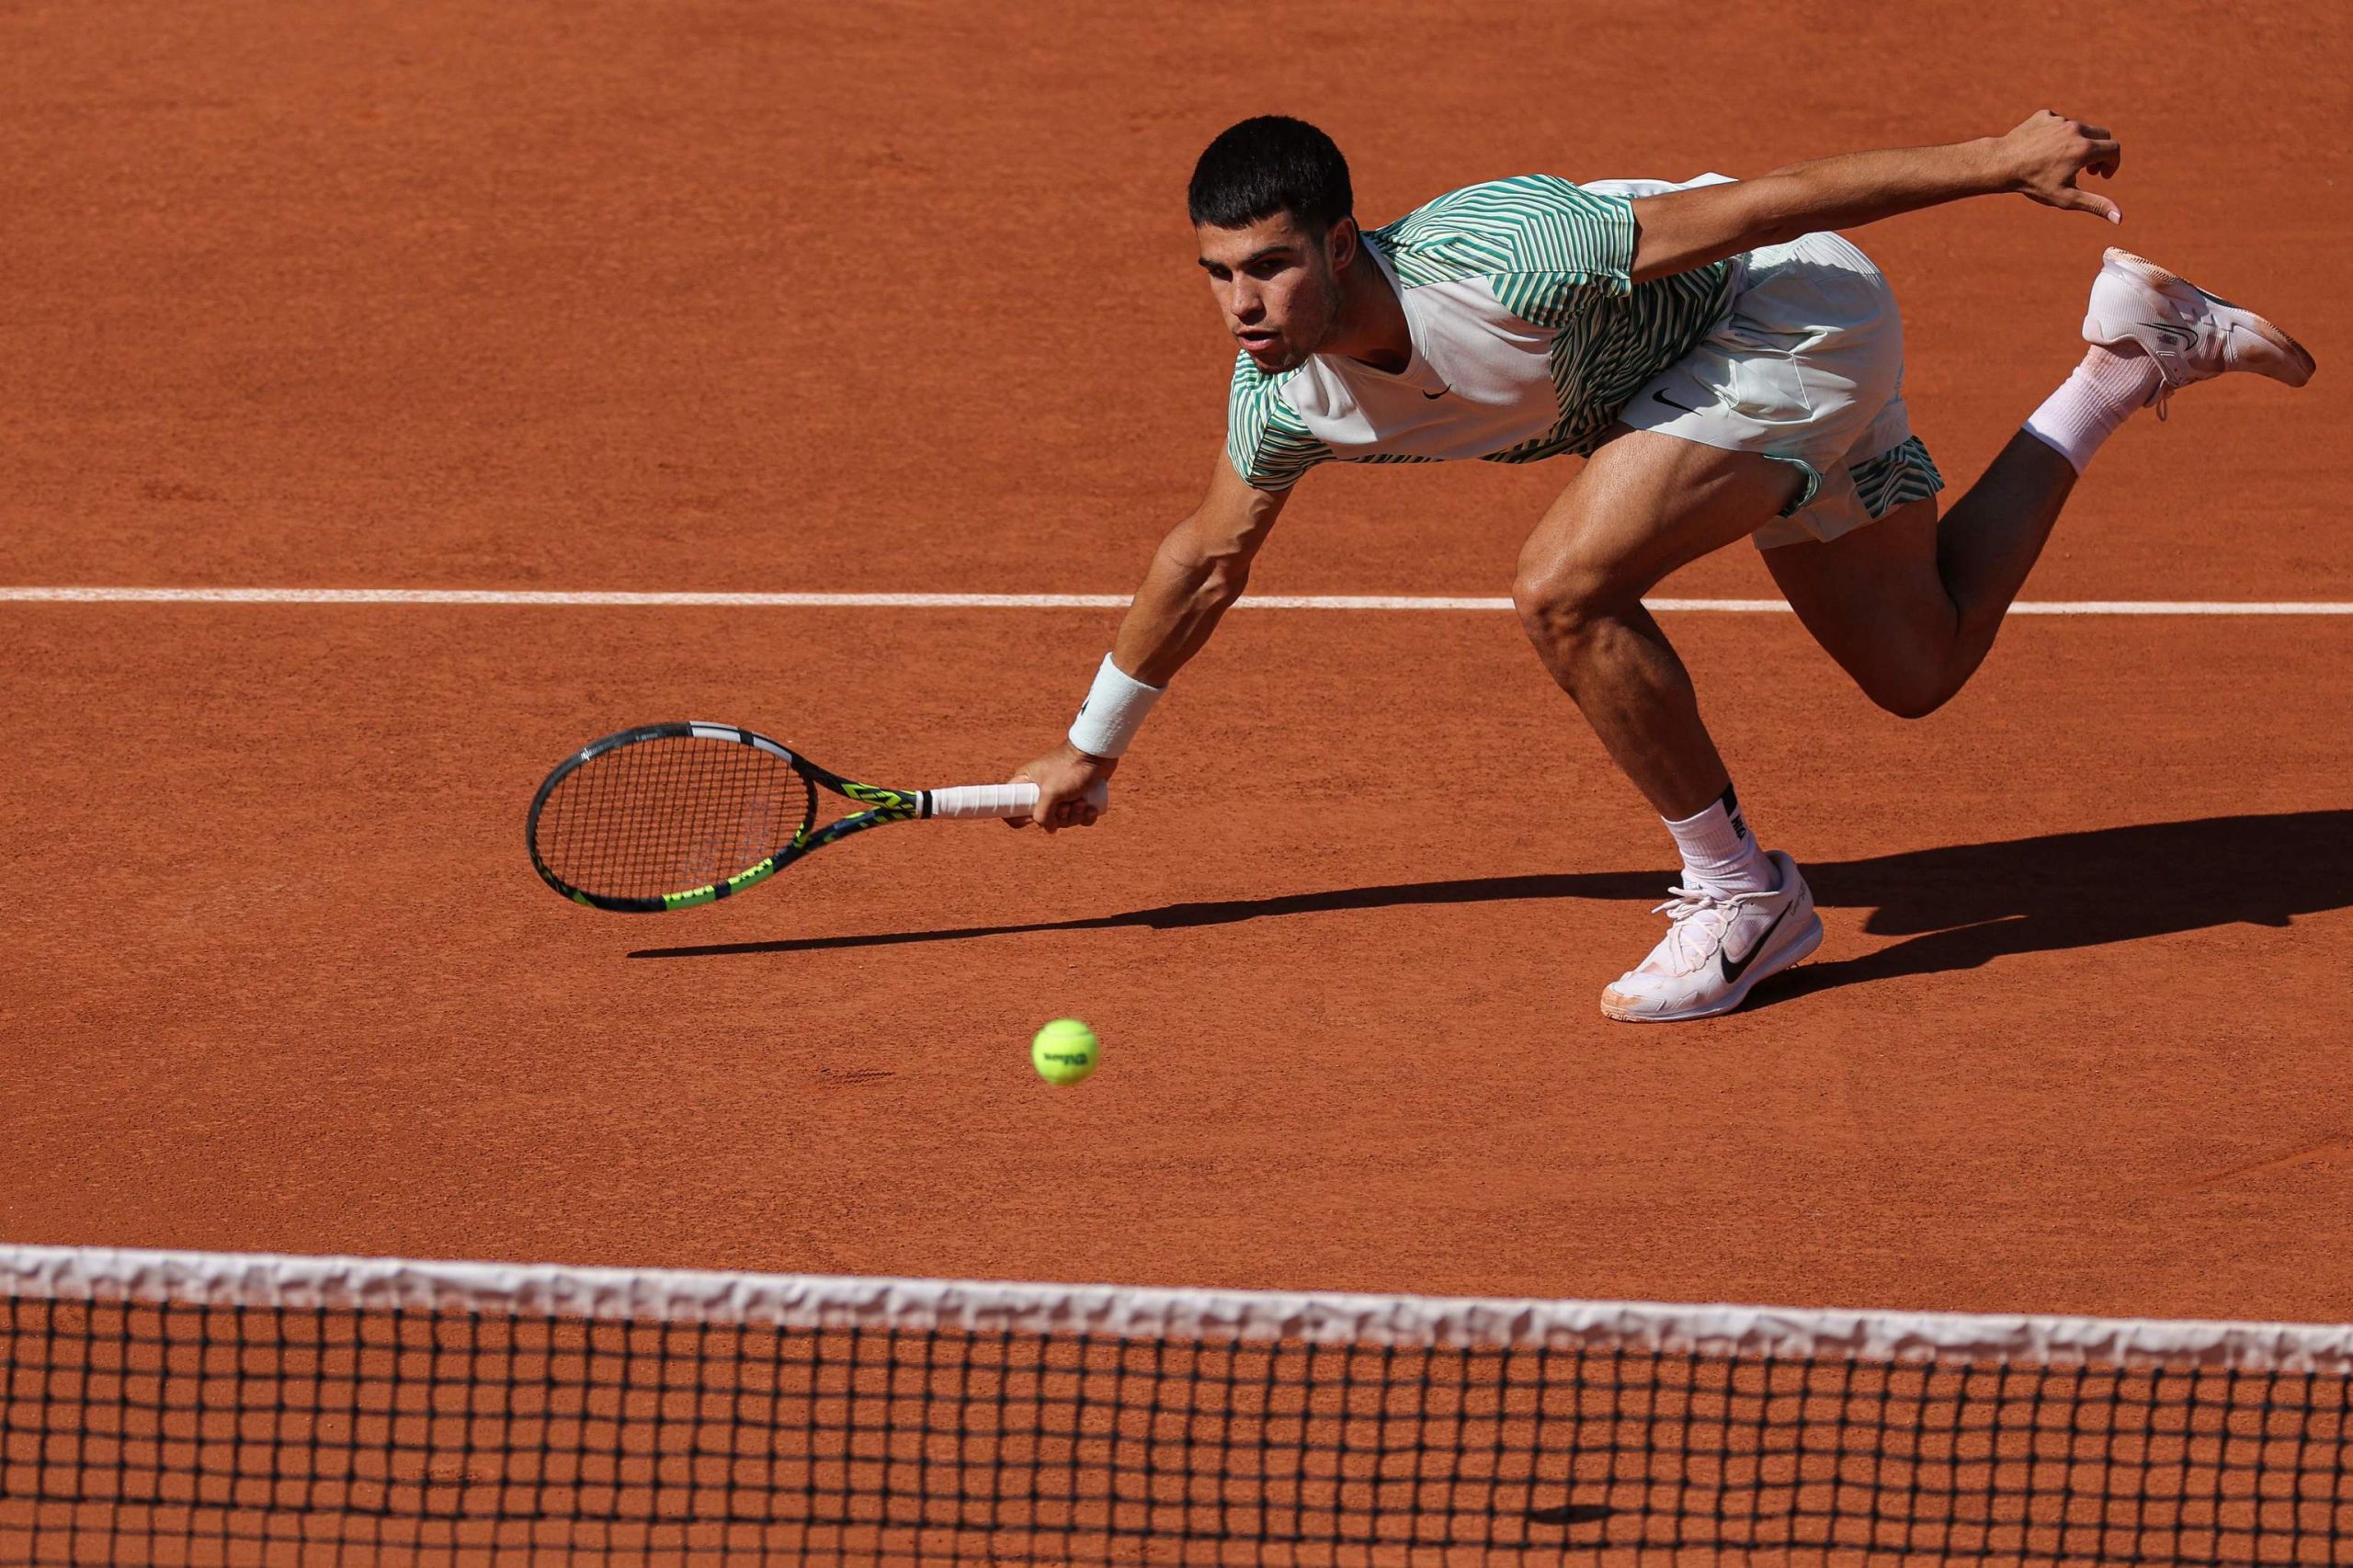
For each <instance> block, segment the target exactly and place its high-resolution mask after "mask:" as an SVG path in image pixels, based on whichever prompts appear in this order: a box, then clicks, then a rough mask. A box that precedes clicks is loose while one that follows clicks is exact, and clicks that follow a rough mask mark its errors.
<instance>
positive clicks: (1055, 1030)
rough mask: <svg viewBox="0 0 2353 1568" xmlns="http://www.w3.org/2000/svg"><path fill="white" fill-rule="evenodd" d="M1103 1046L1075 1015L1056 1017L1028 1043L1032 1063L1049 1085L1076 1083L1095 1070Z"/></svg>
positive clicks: (1030, 1062)
mask: <svg viewBox="0 0 2353 1568" xmlns="http://www.w3.org/2000/svg"><path fill="white" fill-rule="evenodd" d="M1101 1049H1102V1046H1101V1044H1100V1042H1099V1041H1097V1040H1096V1038H1095V1031H1094V1030H1093V1029H1090V1028H1087V1027H1086V1025H1085V1024H1082V1023H1080V1022H1079V1021H1078V1020H1077V1019H1076V1018H1056V1019H1055V1020H1054V1021H1053V1022H1052V1023H1051V1024H1048V1025H1047V1026H1046V1027H1045V1028H1042V1029H1040V1030H1039V1031H1038V1034H1037V1038H1036V1039H1034V1040H1031V1041H1030V1042H1029V1064H1030V1065H1031V1066H1032V1067H1035V1068H1036V1069H1038V1076H1040V1078H1043V1079H1044V1080H1046V1082H1048V1083H1049V1084H1075V1083H1077V1082H1078V1081H1079V1080H1080V1079H1081V1078H1084V1077H1086V1075H1087V1074H1089V1073H1092V1072H1094V1071H1095V1060H1096V1057H1097V1053H1098V1052H1099V1051H1101Z"/></svg>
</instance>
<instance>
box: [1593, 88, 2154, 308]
mask: <svg viewBox="0 0 2353 1568" xmlns="http://www.w3.org/2000/svg"><path fill="white" fill-rule="evenodd" d="M2121 157H2122V153H2121V150H2120V148H2119V146H2118V144H2117V142H2116V139H2115V138H2114V137H2112V136H2110V135H2109V133H2108V132H2107V131H2104V130H2102V129H2101V128H2100V127H2098V126H2096V125H2086V124H2084V123H2083V122H2082V121H2081V120H2075V119H2063V118H2062V117H2061V116H2059V115H2055V114H2052V113H2051V112H2050V111H2049V110H2047V109H2046V110H2044V111H2043V112H2042V113H2040V114H2038V115H2036V116H2034V117H2033V118H2032V119H2029V120H2028V121H2027V122H2026V123H2025V124H2023V125H2021V126H2019V127H2018V129H2017V130H2015V131H2011V132H2010V133H2009V134H2008V135H2006V136H1988V137H1984V138H1981V139H1980V140H1978V141H1974V142H1953V143H1952V144H1950V145H1949V146H1944V147H1902V148H1895V149H1892V150H1890V151H1887V152H1881V153H1843V154H1841V155H1839V156H1837V157H1835V158H1816V159H1813V160H1812V161H1811V162H1808V163H1802V164H1791V165H1789V166H1788V167H1787V168H1780V169H1775V170H1774V171H1773V172H1772V173H1771V174H1768V175H1762V176H1758V177H1757V178H1756V179H1750V180H1741V181H1739V182H1737V183H1735V184H1729V185H1710V186H1702V187H1699V188H1697V189H1693V190H1677V191H1670V192H1668V193H1666V194H1665V195H1663V196H1652V197H1644V198H1643V199H1639V200H1637V201H1635V202H1634V204H1633V208H1634V223H1635V230H1636V233H1635V240H1634V280H1635V281H1636V282H1641V281H1643V280H1644V279H1646V278H1665V277H1669V276H1671V275H1673V274H1675V273H1677V272H1688V271H1689V270H1690V269H1691V268H1693V267H1705V266H1707V265H1708V264H1709V263H1710V262H1712V261H1722V259H1723V258H1724V257H1726V256H1737V255H1739V254H1740V253H1741V252H1743V251H1748V250H1755V249H1756V247H1757V246H1758V245H1770V244H1784V243H1786V242H1788V241H1790V240H1793V239H1795V238H1797V237H1798V236H1799V235H1800V234H1810V233H1814V232H1815V231H1817V230H1822V229H1852V228H1859V227H1860V226H1861V225H1863V224H1865V223H1876V222H1879V221H1880V220H1881V219H1882V218H1893V217H1894V216H1895V215H1896V214H1897V213H1899V212H1916V211H1918V210H1920V209H1921V208H1923V207H1936V206H1939V205H1941V204H1943V203H1945V202H1948V201H1959V200H1961V199H1964V198H1966V197H1972V196H1992V195H1995V194H1997V193H1999V192H2004V191H2015V192H2017V193H2018V194H2019V195H2021V196H2026V197H2029V198H2031V199H2034V200H2036V201H2040V202H2041V203H2042V204H2043V205H2045V206H2046V207H2062V208H2066V209H2068V210H2072V211H2076V212H2091V213H2096V214H2097V215H2098V216H2100V217H2103V218H2106V219H2107V220H2108V221H2109V222H2111V223H2113V222H2121V215H2120V213H2119V212H2118V211H2117V210H2116V204H2115V203H2114V202H2112V201H2110V200H2109V199H2107V198H2106V197H2103V196H2095V195H2094V194H2092V193H2091V192H2090V191H2087V190H2080V189H2078V188H2076V185H2075V181H2076V180H2077V179H2078V178H2079V177H2080V176H2084V175H2086V174H2092V175H2097V176H2100V177H2101V178H2103V179H2105V178H2108V177H2109V176H2113V175H2114V174H2115V173H2116V167H2117V164H2118V162H2119V161H2120V158H2121Z"/></svg>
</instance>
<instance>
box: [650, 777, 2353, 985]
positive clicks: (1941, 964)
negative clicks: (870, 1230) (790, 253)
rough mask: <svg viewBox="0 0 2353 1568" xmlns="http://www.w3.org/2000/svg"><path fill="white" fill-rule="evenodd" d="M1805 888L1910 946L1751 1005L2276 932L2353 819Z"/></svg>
mask: <svg viewBox="0 0 2353 1568" xmlns="http://www.w3.org/2000/svg"><path fill="white" fill-rule="evenodd" d="M1805 872H1806V877H1807V880H1808V881H1810V882H1811V883H1812V884H1813V892H1814V898H1815V901H1816V902H1817V903H1822V904H1824V905H1825V906H1830V907H1836V908H1868V909H1869V910H1870V911H1871V913H1870V915H1869V916H1868V917H1867V918H1866V919H1865V920H1864V922H1863V929H1864V930H1865V931H1866V932H1867V933H1869V934H1870V935H1872V936H1876V937H1902V938H1904V940H1901V941H1897V942H1893V943H1890V944H1889V945H1887V946H1885V947H1882V948H1878V949H1874V950H1872V951H1870V952H1869V953H1865V954H1862V955H1860V956H1859V957H1855V958H1836V957H1832V958H1829V959H1827V960H1817V961H1815V962H1813V963H1809V964H1807V965H1805V966H1803V967H1802V968H1800V969H1797V970H1794V971H1791V972H1790V973H1789V974H1788V975H1785V976H1782V977H1779V979H1777V980H1776V981H1774V982H1772V983H1771V984H1770V986H1769V989H1768V988H1760V990H1759V993H1758V997H1757V999H1758V1000H1759V1001H1769V1000H1774V999H1784V1000H1785V999H1787V998H1789V997H1792V996H1802V995H1805V994H1810V993H1813V992H1816V991H1822V990H1825V989H1827V988H1829V987H1832V986H1836V985H1847V984H1852V983H1857V982H1860V981H1871V980H1889V979H1893V978H1894V977H1896V976H1898V975H1908V974H1935V973H1938V972H1942V971H1949V970H1963V969H1975V968H1977V967H1979V966H1980V965H1982V964H1985V963H1988V962H1991V961H1992V960H1995V959H1997V958H2003V957H2006V956H2008V955H2010V954H2013V953H2033V952H2051V951H2055V950H2060V949H2069V948H2092V947H2101V946H2105V945H2108V944H2110V943H2115V942H2130V941H2137V940H2139V939H2140V938H2142V937H2162V936H2168V935H2171V934H2173V933H2176V932H2181V931H2197V930H2204V929H2206V928H2208V927H2211V926H2235V925H2254V926H2286V925H2287V924H2288V922H2289V921H2290V919H2291V918H2292V917H2294V916H2296V915H2315V914H2319V913H2322V912H2324V911H2326V910H2332V909H2343V908H2346V907H2347V906H2353V811H2329V812H2281V813H2279V814H2277V815H2270V816H2255V815H2248V816H2228V817H2201V818H2199V819H2197V820H2195V821H2191V822H2165V823H2143V824H2137V825H2135V826H2131V827H2109V828H2097V829H2094V830H2092V831H2089V832H2085V833H2054V834H2045V835H2040V836H2038V837H2034V838H2007V839H2000V840H1996V841H1995V842H1992V843H1987V844H1958V845H1950V846H1945V847H1942V848H1936V849H1907V850H1903V851H1900V852H1898V853H1895V854H1892V855H1874V856H1871V857H1870V858H1866V859H1860V860H1821V861H1809V862H1807V863H1806V866H1805ZM1673 880H1674V878H1673V875H1672V873H1670V872H1666V871H1572V872H1563V873H1559V874H1554V875H1531V876H1520V877H1471V878H1464V879H1461V880H1459V881H1436V882H1400V883H1395V884H1392V885H1390V886H1385V887H1367V888H1340V889H1335V890H1332V891H1329V892H1300V893H1279V894H1276V895H1274V896H1272V897H1267V898H1247V899H1228V900H1219V901H1215V902H1206V903H1166V904H1161V905H1159V906H1157V907H1155V908H1152V909H1136V910H1130V911H1127V912H1125V913H1123V914H1119V915H1095V916H1090V917H1087V918H1083V919H1077V920H1050V921H1040V922H1036V923H1032V924H1026V925H1011V926H960V927H951V928H948V929H941V930H929V931H886V932H878V933H875V934H872V935H869V936H853V937H788V938H785V939H783V940H779V941H772V942H734V943H725V944H719V945H713V946H707V947H679V948H647V949H641V950H639V951H637V952H634V953H631V955H630V956H631V957H632V958H641V959H679V958H715V957H722V956H728V955H739V956H740V955H745V954H759V953H806V952H817V951H822V950H824V949H831V948H873V947H892V946H898V945H901V944H904V943H914V942H954V941H966V940H971V939H974V938H978V937H1004V936H1014V935H1017V934H1021V933H1026V932H1043V931H1103V930H1116V929H1120V928H1122V927H1128V926H1141V927H1143V928H1145V929H1148V930H1154V931H1169V930H1182V929H1185V928H1187V927H1188V926H1229V925H1233V924H1236V923H1238V922H1241V921H1245V920H1267V919H1277V918H1282V917H1287V916H1290V915H1320V914H1332V913H1338V912H1344V911H1347V910H1352V909H1388V908H1394V907H1396V906H1398V905H1401V904H1426V905H1446V904H1455V903H1498V902H1507V901H1539V900H1545V899H1561V898H1575V899H1601V900H1610V901H1625V900H1633V899H1656V898H1658V897H1659V896H1661V895H1662V894H1663V893H1664V892H1665V888H1666V887H1667V885H1668V884H1669V883H1670V882H1671V881H1673Z"/></svg>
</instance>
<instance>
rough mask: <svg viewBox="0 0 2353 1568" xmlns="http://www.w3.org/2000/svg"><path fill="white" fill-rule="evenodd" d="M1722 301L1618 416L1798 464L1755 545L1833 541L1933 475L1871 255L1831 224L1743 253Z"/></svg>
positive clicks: (1934, 482) (1897, 334)
mask: <svg viewBox="0 0 2353 1568" xmlns="http://www.w3.org/2000/svg"><path fill="white" fill-rule="evenodd" d="M1737 265H1740V266H1741V267H1742V268H1743V276H1742V277H1741V278H1740V279H1739V280H1738V282H1737V284H1736V286H1735V290H1734V293H1733V302H1732V309H1731V310H1730V312H1728V313H1727V314H1726V315H1725V317H1724V319H1723V320H1722V321H1721V322H1719V323H1718V324H1716V327H1715V330H1714V331H1712V332H1711V333H1709V334H1708V335H1707V336H1706V337H1704V338H1702V339H1700V341H1699V347H1695V348H1693V349H1692V350H1691V352H1690V353H1688V354H1686V355H1685V356H1684V357H1683V358H1680V359H1678V360H1677V361H1676V362H1675V363H1674V364H1673V365H1671V366H1669V367H1667V369H1665V370H1663V371H1661V372H1660V373H1659V374H1658V375H1657V376H1656V377H1655V378H1654V379H1653V380H1652V381H1651V382H1650V384H1649V385H1647V386H1645V387H1643V390H1642V391H1640V392H1636V393H1635V394H1634V397H1633V401H1632V402H1631V403H1628V404H1627V405H1626V406H1625V408H1624V409H1623V410H1621V411H1620V414H1619V415H1618V417H1619V418H1620V420H1621V421H1623V422H1624V423H1625V424H1627V425H1629V426H1632V427H1633V428H1634V429H1637V430H1655V431H1657V432H1658V433H1659V434H1660V435H1662V436H1675V437H1680V438H1682V439H1683V440H1686V441H1697V442H1699V444H1700V445H1702V446H1708V447H1719V448H1722V449H1724V450H1727V451H1734V452H1756V453H1759V454H1761V455H1762V456H1765V457H1769V458H1776V459H1779V460H1781V461H1783V462H1786V463H1789V464H1790V465H1791V466H1792V467H1795V468H1797V469H1799V470H1800V471H1802V472H1803V474H1804V475H1805V483H1804V485H1803V486H1802V488H1801V490H1800V491H1799V494H1798V497H1797V499H1796V500H1795V501H1793V502H1791V503H1790V506H1789V509H1788V510H1787V511H1785V512H1783V513H1782V514H1781V515H1780V516H1779V517H1776V518H1774V519H1773V520H1772V521H1770V522H1768V523H1767V524H1766V525H1765V526H1764V527H1763V528H1759V529H1757V530H1756V534H1755V536H1754V537H1755V539H1756V545H1757V548H1758V549H1760V550H1771V549H1773V548H1775V547H1776V546H1778V545H1785V544H1801V543H1803V542H1804V541H1806V540H1834V539H1836V538H1837V537H1838V536H1839V535H1841V534H1843V533H1847V532H1849V531H1851V530H1853V529H1855V528H1861V527H1862V526H1863V525H1864V524H1866V523H1870V522H1876V521H1878V520H1879V519H1880V518H1881V517H1885V516H1887V514H1888V513H1890V512H1891V511H1893V510H1894V509H1895V508H1896V507H1898V506H1902V505H1904V503H1905V502H1907V501H1916V500H1918V499H1920V498H1921V497H1923V496H1927V495H1934V494H1936V493H1937V492H1938V491H1939V490H1942V489H1943V488H1944V481H1943V479H1942V478H1941V477H1939V476H1938V473H1937V465H1936V464H1935V463H1934V462H1932V461H1931V460H1929V458H1928V449H1927V447H1926V446H1924V445H1922V444H1921V442H1920V439H1919V437H1916V436H1915V435H1913V434H1912V422H1911V418H1910V416H1909V415H1908V414H1907V413H1906V412H1905V410H1904V323H1903V320H1902V319H1901V318H1900V317H1899V316H1898V315H1897V314H1896V311H1895V294H1894V292H1893V290H1891V289H1889V288H1888V286H1887V279H1886V278H1883V277H1881V274H1880V270H1879V268H1878V267H1874V266H1872V265H1871V262H1870V257H1869V256H1865V255H1863V253H1862V252H1861V251H1859V250H1857V249H1856V248H1855V247H1854V246H1853V245H1851V244H1847V241H1845V240H1843V239H1841V238H1839V237H1838V236H1837V235H1836V234H1829V233H1823V234H1806V235H1804V236H1802V237H1801V238H1799V239H1796V240H1793V241H1791V242H1790V244H1785V245H1767V246H1765V247H1763V248H1762V249H1759V250H1754V251H1751V252H1749V253H1748V254H1747V255H1746V256H1743V257H1742V258H1740V262H1739V263H1738V264H1737Z"/></svg>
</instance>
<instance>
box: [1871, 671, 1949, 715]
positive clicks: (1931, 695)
mask: <svg viewBox="0 0 2353 1568" xmlns="http://www.w3.org/2000/svg"><path fill="white" fill-rule="evenodd" d="M1859 684H1860V685H1861V687H1862V688H1863V695H1864V696H1866V697H1868V698H1870V699H1871V700H1872V701H1873V702H1876V703H1878V704H1879V706H1880V707H1881V708H1882V709H1884V710H1886V711H1888V712H1890V713H1893V714H1894V715H1895V716H1896V717H1897V718H1899V719H1925V718H1927V716H1928V715H1929V714H1931V713H1933V712H1935V711H1936V710H1938V709H1939V708H1942V707H1943V706H1944V705H1945V704H1946V703H1948V702H1949V701H1951V700H1952V696H1953V693H1954V692H1955V691H1956V690H1958V689H1959V687H1956V686H1955V685H1954V684H1953V683H1952V682H1951V681H1949V680H1947V679H1946V678H1945V676H1944V674H1943V672H1942V671H1936V670H1880V671H1875V672H1873V673H1872V674H1870V676H1867V677H1866V678H1864V679H1863V680H1862V681H1861V682H1860V683H1859Z"/></svg>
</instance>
